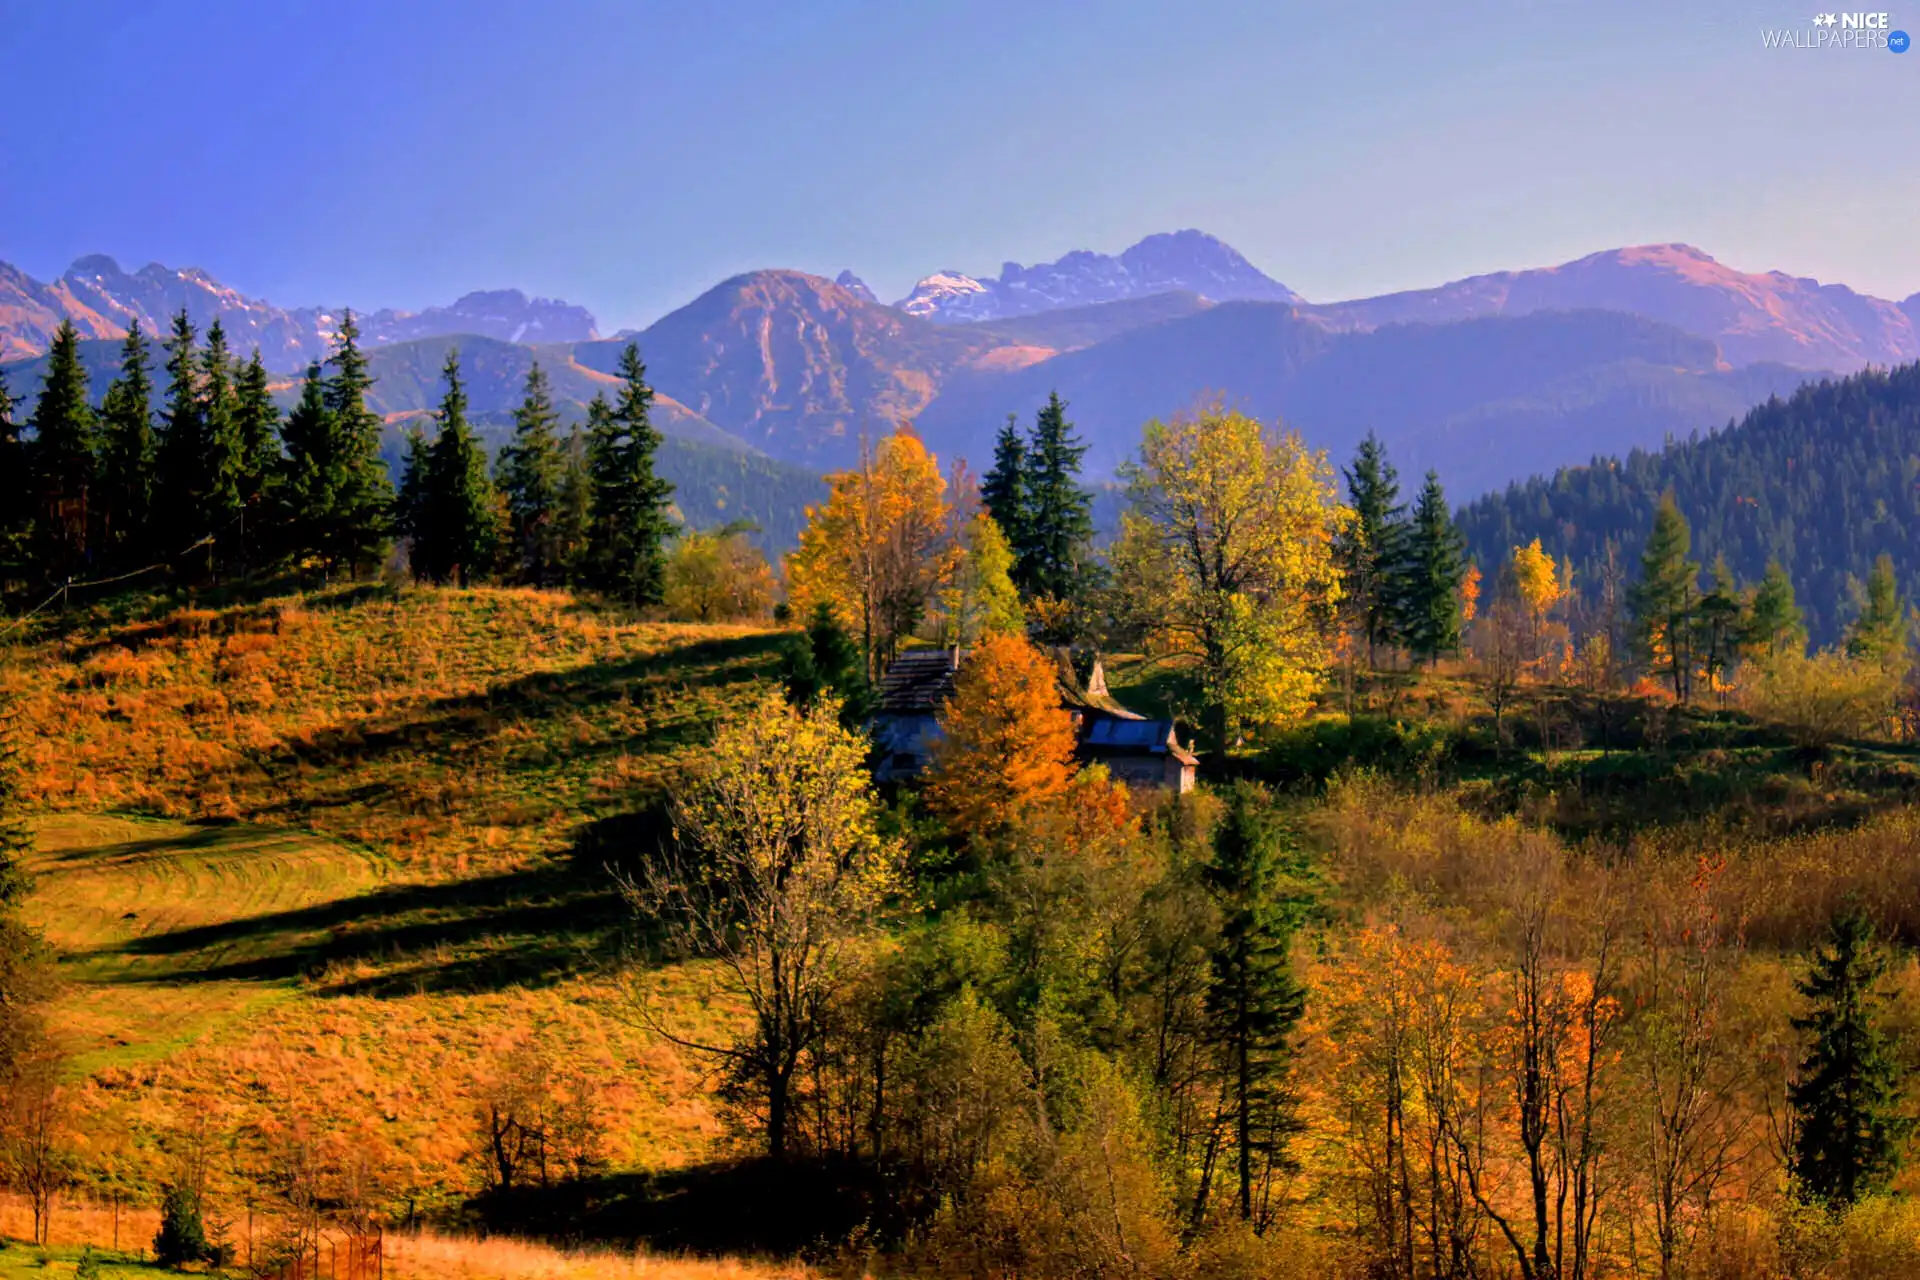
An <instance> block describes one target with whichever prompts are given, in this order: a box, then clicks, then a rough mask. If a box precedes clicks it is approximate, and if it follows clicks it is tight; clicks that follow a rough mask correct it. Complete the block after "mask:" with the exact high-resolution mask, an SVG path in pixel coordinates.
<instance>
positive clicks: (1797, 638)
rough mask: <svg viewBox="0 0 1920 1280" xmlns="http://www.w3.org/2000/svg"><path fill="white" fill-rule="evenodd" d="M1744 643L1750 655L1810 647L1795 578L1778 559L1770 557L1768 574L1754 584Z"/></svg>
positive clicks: (1742, 637)
mask: <svg viewBox="0 0 1920 1280" xmlns="http://www.w3.org/2000/svg"><path fill="white" fill-rule="evenodd" d="M1740 645H1741V651H1742V652H1743V653H1744V654H1746V655H1748V656H1750V657H1766V656H1768V655H1770V654H1775V653H1782V652H1793V653H1803V652H1805V651H1806V647H1807V628H1806V624H1805V623H1804V622H1803V621H1802V620H1801V617H1800V606H1799V605H1798V604H1796V603H1795V602H1794V598H1793V579H1791V578H1789V577H1787V571H1786V570H1785V569H1784V568H1782V567H1781V565H1780V562H1779V561H1778V560H1769V561H1767V572H1766V576H1765V577H1763V578H1762V579H1761V580H1760V585H1759V586H1758V587H1756V588H1754V591H1753V600H1752V602H1751V603H1750V604H1749V605H1748V606H1747V616H1746V625H1745V626H1744V627H1742V628H1741V634H1740Z"/></svg>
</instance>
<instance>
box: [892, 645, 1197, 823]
mask: <svg viewBox="0 0 1920 1280" xmlns="http://www.w3.org/2000/svg"><path fill="white" fill-rule="evenodd" d="M966 660H967V653H966V650H964V649H960V650H955V649H910V650H908V651H907V652H905V653H902V654H901V655H900V656H898V657H897V658H895V659H894V660H893V661H892V662H891V663H890V664H888V666H887V670H886V673H885V674H884V675H883V676H882V677H881V679H880V707H879V710H878V711H877V712H876V713H875V714H874V717H873V721H872V725H871V728H872V732H873V741H874V750H875V765H874V777H875V778H876V779H877V780H879V781H881V782H898V781H903V780H905V779H908V778H914V777H918V776H919V775H920V773H921V771H922V770H924V769H925V768H926V767H927V766H928V765H929V764H931V763H932V762H933V750H934V747H935V746H936V745H937V744H938V743H939V741H940V738H941V731H940V709H941V707H942V706H944V705H945V703H946V700H947V698H948V696H949V695H951V694H952V693H953V684H954V680H955V679H956V678H957V677H958V676H959V674H960V668H961V667H962V666H963V665H964V664H965V662H966ZM1055 663H1056V669H1055V685H1056V688H1057V690H1058V692H1059V695H1060V707H1061V709H1062V710H1064V711H1066V712H1067V713H1068V714H1069V715H1071V716H1072V717H1073V727H1074V738H1075V742H1076V746H1075V749H1074V754H1075V755H1076V756H1077V757H1078V758H1079V759H1080V761H1081V762H1082V763H1084V764H1103V765H1105V766H1106V767H1107V772H1109V773H1110V774H1112V775H1113V776H1114V777H1115V778H1118V779H1119V780H1121V781H1122V782H1125V783H1126V784H1127V785H1128V786H1131V787H1152V788H1155V789H1158V790H1163V791H1169V792H1172V793H1174V794H1176V795H1178V794H1184V793H1185V792H1188V791H1191V790H1193V783H1194V777H1195V773H1196V771H1197V769H1198V767H1199V762H1198V761H1197V760H1195V759H1194V757H1193V753H1192V752H1190V751H1188V750H1186V749H1185V748H1184V747H1182V746H1181V745H1180V740H1179V737H1178V735H1177V734H1176V732H1175V728H1174V723H1173V721H1171V720H1156V719H1149V718H1148V717H1146V716H1143V715H1141V714H1139V713H1138V712H1136V711H1131V710H1128V709H1127V708H1126V707H1125V706H1122V705H1121V704H1120V702H1119V701H1118V700H1117V699H1115V698H1114V696H1113V695H1112V694H1111V693H1110V692H1108V690H1107V676H1106V671H1105V669H1104V668H1103V667H1102V666H1101V664H1100V660H1099V659H1098V658H1095V659H1094V661H1093V667H1092V669H1091V670H1090V671H1089V672H1088V674H1087V677H1086V679H1084V680H1082V679H1081V678H1080V677H1079V675H1078V674H1077V673H1076V672H1075V671H1074V669H1073V663H1072V660H1071V658H1070V657H1069V655H1068V653H1067V651H1066V650H1064V649H1061V650H1057V651H1056V652H1055Z"/></svg>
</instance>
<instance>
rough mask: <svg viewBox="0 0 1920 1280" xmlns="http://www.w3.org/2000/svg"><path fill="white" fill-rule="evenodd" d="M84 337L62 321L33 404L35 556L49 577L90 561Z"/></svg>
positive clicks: (94, 452) (94, 445)
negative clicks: (82, 360)
mask: <svg viewBox="0 0 1920 1280" xmlns="http://www.w3.org/2000/svg"><path fill="white" fill-rule="evenodd" d="M87 397H88V392H87V370H86V366H84V365H82V364H81V363H80V338H79V335H78V334H77V333H75V332H74V329H73V322H72V321H70V320H62V321H61V322H60V327H59V328H58V329H57V330H55V331H54V335H53V346H52V348H51V349H50V350H49V351H48V352H47V372H46V379H45V381H44V383H43V384H42V386H41V390H40V400H39V403H37V404H36V405H34V408H33V418H32V420H31V421H30V423H29V424H28V425H30V426H31V427H32V428H33V431H34V439H33V444H32V448H31V450H30V452H29V454H28V457H29V461H30V464H31V465H30V468H29V470H30V471H31V473H32V476H33V488H34V508H35V510H34V530H35V532H36V534H37V535H38V536H37V538H36V544H37V547H36V552H37V554H36V559H37V560H38V562H39V565H40V568H41V571H42V572H43V573H44V574H45V575H46V577H47V578H48V579H49V580H51V581H59V580H61V579H64V578H68V577H71V576H73V575H74V574H76V573H78V572H79V571H80V570H81V569H82V567H83V566H84V565H85V563H86V559H87V553H88V550H89V547H90V542H89V540H90V536H91V534H92V526H93V522H94V521H95V520H96V519H97V518H98V515H99V513H98V512H97V511H95V510H94V509H93V502H94V492H93V491H94V487H95V481H96V479H97V474H96V473H97V469H98V441H97V439H96V435H97V428H96V423H95V421H94V414H93V406H92V404H91V403H90V402H89V400H88V398H87Z"/></svg>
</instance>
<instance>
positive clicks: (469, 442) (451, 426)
mask: <svg viewBox="0 0 1920 1280" xmlns="http://www.w3.org/2000/svg"><path fill="white" fill-rule="evenodd" d="M441 376H442V377H444V378H445V379H446V383H447V390H446V394H445V395H444V396H442V397H441V400H440V412H439V415H438V416H439V421H440V432H439V434H438V435H437V436H435V437H434V441H433V447H432V448H431V450H430V451H429V452H428V455H427V476H426V484H425V486H424V489H423V492H422V495H421V500H420V516H419V522H420V526H421V527H420V528H419V529H417V530H416V532H415V536H414V550H415V553H416V554H417V555H419V556H420V557H421V560H422V561H423V562H424V563H423V566H422V567H424V568H425V569H426V571H427V575H428V576H429V577H431V578H432V579H433V580H434V581H436V582H451V583H453V584H454V585H456V586H461V587H465V586H469V585H471V584H472V582H473V581H474V580H475V579H476V578H480V577H484V576H485V575H486V573H487V571H488V569H489V568H490V567H491V566H492V564H493V552H494V534H495V520H494V510H495V507H494V493H493V485H492V483H491V482H490V481H489V480H488V479H487V455H486V451H485V450H483V449H482V448H481V447H480V442H479V441H478V440H477V439H475V438H474V434H473V428H472V427H471V426H469V425H468V424H467V389H466V386H465V384H463V383H462V382H461V381H460V352H459V350H458V349H454V350H450V351H448V352H447V363H446V365H445V366H444V367H443V368H442V369H441Z"/></svg>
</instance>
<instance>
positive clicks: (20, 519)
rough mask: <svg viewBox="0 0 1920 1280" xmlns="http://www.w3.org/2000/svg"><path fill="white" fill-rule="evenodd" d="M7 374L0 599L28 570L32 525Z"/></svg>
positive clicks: (1, 424) (2, 374)
mask: <svg viewBox="0 0 1920 1280" xmlns="http://www.w3.org/2000/svg"><path fill="white" fill-rule="evenodd" d="M16 412H17V409H16V408H15V406H14V403H13V391H12V389H11V388H9V387H8V386H7V371H6V369H5V368H4V367H0V595H4V593H5V592H6V589H7V583H8V581H9V580H10V579H12V578H13V577H14V576H15V575H16V574H20V573H21V572H22V571H23V570H24V569H25V567H26V566H25V563H24V561H25V557H26V543H27V536H28V530H29V528H30V526H31V523H32V510H33V503H32V492H33V490H32V486H31V484H30V483H29V473H28V455H27V446H26V444H25V443H24V442H23V441H22V440H21V439H20V423H19V422H18V421H17V420H16V418H15V417H14V415H15V413H16Z"/></svg>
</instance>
